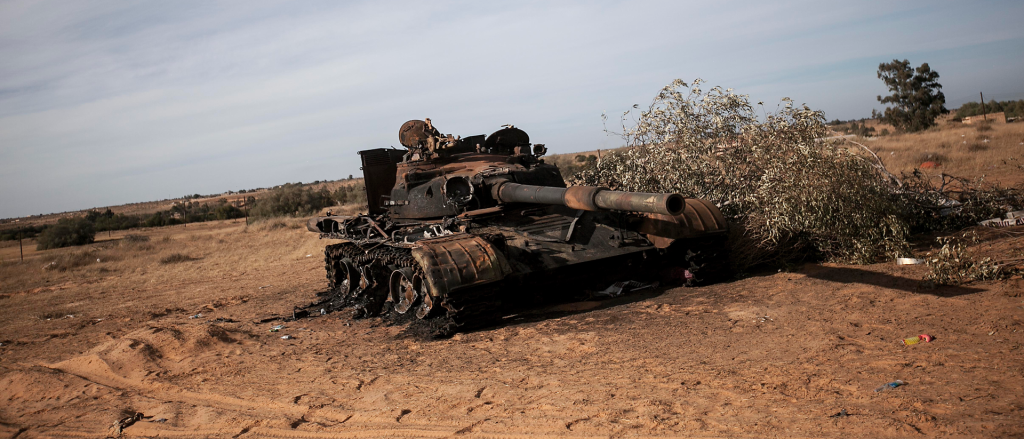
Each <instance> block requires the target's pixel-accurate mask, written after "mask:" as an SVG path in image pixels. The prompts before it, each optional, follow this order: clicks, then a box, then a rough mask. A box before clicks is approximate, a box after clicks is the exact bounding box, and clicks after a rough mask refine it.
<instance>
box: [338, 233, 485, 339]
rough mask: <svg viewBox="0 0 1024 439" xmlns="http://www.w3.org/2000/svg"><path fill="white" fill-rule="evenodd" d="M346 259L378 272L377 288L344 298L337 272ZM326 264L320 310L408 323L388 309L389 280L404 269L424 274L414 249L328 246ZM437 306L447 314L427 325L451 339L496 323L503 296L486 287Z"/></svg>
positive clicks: (446, 299) (350, 244)
mask: <svg viewBox="0 0 1024 439" xmlns="http://www.w3.org/2000/svg"><path fill="white" fill-rule="evenodd" d="M345 259H348V260H350V261H351V262H352V264H354V265H355V266H357V267H369V269H371V270H376V271H377V273H376V275H377V276H380V277H381V279H379V280H377V282H376V284H375V285H372V286H370V288H368V289H367V291H364V290H363V289H362V288H357V289H356V290H354V291H352V292H351V294H347V295H343V294H341V291H340V289H339V285H340V282H341V279H340V274H339V270H338V269H339V267H340V262H341V261H342V260H345ZM324 263H325V265H326V268H327V280H328V283H329V286H330V293H329V294H330V296H329V298H327V299H326V300H323V301H321V302H320V303H321V304H325V303H326V304H327V305H328V306H326V307H324V306H321V307H322V308H324V309H329V310H331V311H335V310H340V309H345V308H352V309H354V310H355V313H354V315H355V316H356V317H357V318H365V317H374V316H378V315H381V314H388V313H391V314H395V315H394V316H389V318H390V319H391V320H392V321H396V322H397V321H404V320H408V318H407V317H404V316H399V315H397V312H394V311H392V310H391V309H390V307H389V306H387V305H388V303H386V301H387V297H388V288H389V287H388V282H387V277H388V276H389V275H390V273H391V271H393V270H395V269H399V268H405V267H412V268H413V269H414V270H415V271H416V273H417V274H420V275H422V274H423V270H422V267H420V266H419V264H418V263H416V260H415V259H414V258H413V257H412V251H411V249H409V248H402V247H392V246H389V245H387V244H377V245H376V246H372V247H370V248H369V249H364V248H363V247H361V246H359V245H357V244H355V243H353V242H343V243H339V244H332V245H328V246H327V247H326V248H325V249H324ZM374 267H375V268H374ZM435 306H439V308H440V309H441V310H442V311H444V312H442V313H437V314H438V315H437V316H434V317H429V318H428V320H429V322H427V323H428V324H429V326H430V327H431V328H433V331H432V332H433V333H432V334H431V335H432V336H434V337H448V336H451V335H453V334H455V332H457V331H460V330H466V329H472V328H477V327H481V326H486V325H488V324H489V323H493V322H494V321H495V320H496V319H497V318H499V317H500V312H501V295H500V293H499V289H498V287H496V286H489V285H483V286H479V287H473V288H466V289H462V290H456V291H453V292H450V293H449V294H448V295H447V296H446V297H443V298H441V300H440V303H439V305H435Z"/></svg>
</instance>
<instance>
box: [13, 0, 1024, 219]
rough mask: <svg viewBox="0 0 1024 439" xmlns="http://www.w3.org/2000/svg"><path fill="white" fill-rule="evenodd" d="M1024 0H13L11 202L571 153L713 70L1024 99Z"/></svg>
mask: <svg viewBox="0 0 1024 439" xmlns="http://www.w3.org/2000/svg"><path fill="white" fill-rule="evenodd" d="M1022 19H1024V2H1011V1H1007V2H984V1H957V2H952V1H950V2H944V1H921V2H917V1H901V2H893V1H879V2H859V1H851V2H842V3H841V4H840V3H836V2H822V1H820V0H819V1H790V2H764V1H744V2H722V3H720V2H680V1H663V2H656V1H654V2H641V1H629V2H615V1H603V2H602V1H587V2H583V1H580V2H572V1H562V2H550V1H543V2H527V1H519V2H481V1H467V2H461V3H457V2H421V1H415V2H376V1H375V2H355V1H348V2H335V1H330V2H317V1H302V2H267V1H254V0H247V1H238V2H212V1H198V2H187V1H162V2H158V1H67V0H64V1H38V0H34V1H5V2H3V3H0V60H2V61H0V217H16V216H24V215H31V214H37V213H51V212H60V211H66V210H77V209H83V208H89V207H97V206H106V205H115V204H122V203H128V202H138V201H149V200H156V199H164V198H176V197H181V196H183V195H185V194H192V193H201V194H209V193H219V192H223V191H227V190H239V189H249V188H255V187H265V186H271V185H276V184H281V183H285V182H295V181H304V182H309V181H313V180H334V179H338V178H344V177H347V176H348V175H349V174H356V175H359V173H360V171H359V164H358V156H357V155H356V151H358V150H360V149H369V148H377V147H388V146H392V145H394V146H398V147H401V146H400V145H399V144H398V127H399V126H400V125H401V124H402V123H403V122H405V121H406V120H409V119H422V118H425V117H430V118H431V119H432V120H433V121H434V123H435V125H436V126H437V127H438V128H439V129H440V130H441V132H443V133H452V134H456V135H463V136H467V135H474V134H486V133H490V132H493V131H495V130H497V129H498V128H500V125H502V124H505V123H514V124H515V125H516V126H518V127H520V128H523V129H525V130H526V131H527V132H528V133H530V136H531V140H533V141H534V142H539V143H546V144H547V145H548V147H549V149H550V150H551V151H552V152H553V153H560V152H573V151H582V150H592V149H595V148H611V147H616V146H620V143H621V141H620V139H618V138H615V137H609V136H607V135H605V133H604V132H603V129H602V122H601V114H602V113H603V112H606V111H607V112H608V114H610V115H612V117H613V118H615V116H614V115H615V114H620V113H621V112H622V111H624V110H627V109H629V107H630V106H631V105H632V104H642V105H643V104H647V103H649V102H650V101H651V99H652V98H653V97H654V96H655V95H656V94H657V92H658V90H659V89H660V88H661V87H662V86H664V85H666V84H668V83H669V82H671V81H672V80H673V79H675V78H680V79H683V80H686V81H691V80H693V79H694V78H698V77H699V78H703V79H704V80H706V81H707V82H708V84H707V85H708V86H713V85H721V86H723V87H732V88H734V89H736V91H737V92H739V93H743V94H748V95H750V97H751V100H752V101H753V102H757V101H764V102H765V103H766V104H767V105H769V107H773V106H774V104H775V103H777V102H778V100H779V99H780V98H782V97H791V98H793V99H794V100H795V101H796V102H797V103H806V104H807V105H809V106H810V107H812V108H815V109H821V110H824V111H825V113H826V116H827V117H828V119H830V120H831V119H835V118H839V119H852V118H860V117H866V116H868V115H870V113H871V109H872V108H878V109H881V108H882V107H881V105H879V104H878V102H877V101H876V99H875V96H877V95H879V94H885V93H886V89H885V87H884V85H883V84H882V82H881V80H879V79H878V78H877V77H876V70H877V69H878V64H879V63H880V62H888V61H891V60H892V59H894V58H897V59H901V60H902V59H908V60H910V62H911V63H912V64H914V65H919V64H921V63H923V62H927V63H929V65H931V67H932V69H934V70H935V71H937V72H939V74H940V76H941V77H940V80H939V82H940V83H941V84H942V85H943V87H944V88H943V91H944V92H945V95H946V99H947V107H949V108H955V107H957V106H959V105H960V104H961V103H963V102H965V101H969V100H977V98H978V92H979V91H983V92H985V98H986V99H1000V100H1007V99H1021V98H1024V83H1022V78H1024V74H1022V72H1024V25H1021V23H1022V21H1024V20H1022Z"/></svg>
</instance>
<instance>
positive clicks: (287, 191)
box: [252, 183, 334, 218]
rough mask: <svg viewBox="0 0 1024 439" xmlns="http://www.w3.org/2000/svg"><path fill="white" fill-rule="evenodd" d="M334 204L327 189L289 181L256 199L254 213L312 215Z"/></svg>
mask: <svg viewBox="0 0 1024 439" xmlns="http://www.w3.org/2000/svg"><path fill="white" fill-rule="evenodd" d="M333 204H334V199H333V198H332V197H331V194H330V192H328V191H327V189H324V188H320V189H317V190H313V189H306V188H303V187H302V185H301V184H300V183H288V184H284V185H282V186H281V187H278V188H276V189H273V190H271V191H269V192H267V194H266V195H264V196H263V197H261V198H260V199H258V200H256V203H255V205H254V206H253V208H252V215H253V216H255V217H263V218H269V217H275V216H285V215H311V214H313V213H315V212H318V211H320V210H321V209H323V208H325V207H328V206H331V205H333Z"/></svg>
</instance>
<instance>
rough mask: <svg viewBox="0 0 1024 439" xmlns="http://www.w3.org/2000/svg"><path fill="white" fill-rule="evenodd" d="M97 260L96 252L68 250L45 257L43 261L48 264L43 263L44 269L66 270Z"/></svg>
mask: <svg viewBox="0 0 1024 439" xmlns="http://www.w3.org/2000/svg"><path fill="white" fill-rule="evenodd" d="M96 260H97V258H96V255H95V252H92V251H89V250H75V251H66V252H61V253H56V254H52V255H49V256H47V257H44V258H43V261H44V262H46V264H45V265H43V269H44V270H52V271H59V272H65V271H68V270H73V269H75V268H78V267H84V266H86V265H89V264H93V263H95V262H96Z"/></svg>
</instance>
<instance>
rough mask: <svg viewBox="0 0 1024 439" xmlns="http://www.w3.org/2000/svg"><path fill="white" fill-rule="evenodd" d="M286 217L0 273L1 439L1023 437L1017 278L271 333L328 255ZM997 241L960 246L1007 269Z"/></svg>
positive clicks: (837, 286) (174, 232) (109, 247)
mask: <svg viewBox="0 0 1024 439" xmlns="http://www.w3.org/2000/svg"><path fill="white" fill-rule="evenodd" d="M294 227H295V224H293V223H292V224H280V225H277V226H266V225H264V226H262V227H250V228H248V229H246V228H245V227H244V224H239V223H231V222H224V223H213V224H207V225H204V226H196V227H193V226H192V225H190V226H189V228H188V229H181V228H164V229H157V230H149V231H146V232H144V233H147V234H151V235H152V240H151V241H150V242H148V243H141V244H130V243H126V242H124V241H118V240H117V239H114V240H111V241H108V242H101V243H97V244H94V245H93V246H91V247H90V249H87V250H86V253H82V252H83V251H82V250H73V251H67V250H62V251H61V252H64V253H54V254H52V255H47V254H46V253H47V252H42V254H38V253H33V255H32V256H31V257H30V258H28V259H27V260H26V262H24V263H17V262H10V261H8V262H5V263H3V264H0V331H2V332H0V341H2V346H0V437H18V438H35V437H105V436H107V435H109V434H112V432H111V431H110V426H111V425H112V424H113V423H114V422H115V421H116V420H117V419H120V418H121V417H123V416H124V413H132V412H136V411H137V412H142V413H143V414H144V415H145V416H146V418H144V419H142V420H140V421H138V422H136V423H135V424H134V425H131V426H129V427H127V428H125V429H124V432H123V434H124V435H125V436H126V437H225V438H228V437H238V438H254V437H281V438H321V437H323V438H327V437H494V438H499V437H500V438H510V437H553V436H557V437H840V436H850V437H915V436H927V437H931V436H960V437H1019V436H1024V416H1022V415H1024V412H1022V408H1024V350H1022V349H1021V345H1022V342H1024V324H1022V319H1024V296H1022V294H1021V293H1022V290H1024V281H1022V280H1021V279H1019V278H1017V279H1010V280H1005V281H999V282H981V283H976V284H972V285H969V286H964V287H940V288H935V289H928V288H925V287H923V286H922V284H921V282H920V279H921V278H922V276H923V275H924V272H925V268H924V267H920V266H910V267H897V266H895V265H892V264H877V265H872V266H840V265H830V264H824V265H819V264H808V265H805V266H803V267H799V268H797V269H795V270H794V271H793V272H778V273H760V274H754V275H752V276H749V277H746V278H744V279H741V280H737V281H733V282H729V283H724V284H718V285H712V286H707V287H701V288H687V289H683V288H680V289H668V290H657V291H654V292H649V293H647V294H643V295H634V296H629V297H625V298H620V299H616V300H611V301H602V302H581V303H570V304H563V305H558V306H553V307H549V308H546V309H540V310H536V311H533V312H530V313H527V314H523V315H519V316H514V317H510V318H506V319H505V321H503V322H502V323H501V324H500V325H498V326H496V327H492V328H487V329H483V330H478V331H475V332H471V333H467V334H459V335H457V336H455V337H454V338H452V339H449V340H439V341H424V340H420V339H416V338H410V337H403V336H402V335H401V333H402V330H403V327H401V326H387V325H385V324H384V323H383V322H381V321H380V320H378V319H371V320H351V319H350V318H349V317H348V316H346V315H340V314H331V315H328V316H323V317H315V318H311V319H304V320H299V321H296V322H289V323H285V328H284V329H282V330H281V331H280V332H270V331H269V330H270V328H271V326H272V325H275V324H278V323H279V322H268V323H259V322H258V321H259V320H261V319H263V318H265V317H268V316H271V315H273V314H278V313H288V312H290V310H291V309H292V306H293V305H303V304H306V303H309V302H310V301H311V300H313V299H314V295H315V293H316V292H317V291H322V290H324V289H325V288H326V281H325V280H324V276H323V267H322V262H321V261H322V258H321V253H320V252H321V251H322V248H323V245H324V244H325V243H324V242H322V241H318V240H317V239H316V236H315V235H312V234H310V233H308V232H305V231H304V230H301V229H298V228H294ZM1014 233H1016V234H1013V233H1010V234H1004V235H1003V237H1001V238H999V239H996V240H993V241H989V242H986V243H982V244H980V245H978V246H977V248H979V249H982V250H984V251H988V252H990V253H993V254H1004V255H1006V254H1010V255H1011V256H1014V257H1021V256H1024V255H1019V254H1016V253H1013V252H1017V253H1020V252H1021V251H1022V250H1021V249H1022V248H1024V239H1022V238H1021V236H1022V235H1024V230H1019V229H1018V230H1016V231H1015V232H1014ZM75 252H79V253H75ZM174 253H182V254H186V255H188V256H190V257H192V258H194V259H195V260H192V261H187V262H181V263H174V264H163V263H161V262H160V260H161V259H162V258H164V257H166V256H167V255H170V254H174ZM61 255H64V258H63V259H62V258H61ZM307 255H312V256H307ZM94 256H95V257H96V259H100V262H92V259H93V257H94ZM48 258H49V259H48ZM75 258H78V259H75ZM51 259H53V260H54V261H57V262H59V263H65V262H66V261H67V260H79V261H80V263H81V261H85V260H87V261H88V263H87V264H85V263H83V265H79V266H77V267H76V268H72V269H69V270H67V271H59V270H55V269H43V268H42V266H43V265H44V264H49V263H50V262H49V261H50V260H51ZM622 276H623V278H624V279H627V278H629V273H623V274H622ZM191 316H195V318H190V317H191ZM921 333H927V334H930V335H932V336H934V337H935V340H934V341H933V342H931V343H923V344H918V345H914V346H904V345H902V344H901V342H900V341H901V339H903V338H905V337H910V336H914V335H917V334H921ZM284 335H289V336H291V339H287V340H285V339H282V338H281V337H282V336H284ZM897 379H898V380H902V381H904V382H906V385H904V386H901V387H898V388H895V389H890V390H886V391H882V392H875V391H874V390H875V389H876V388H877V387H879V386H880V385H882V384H884V383H887V382H891V381H894V380H897ZM844 409H845V410H846V413H848V415H849V416H844V417H831V415H834V414H836V413H838V412H840V411H841V410H844Z"/></svg>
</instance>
